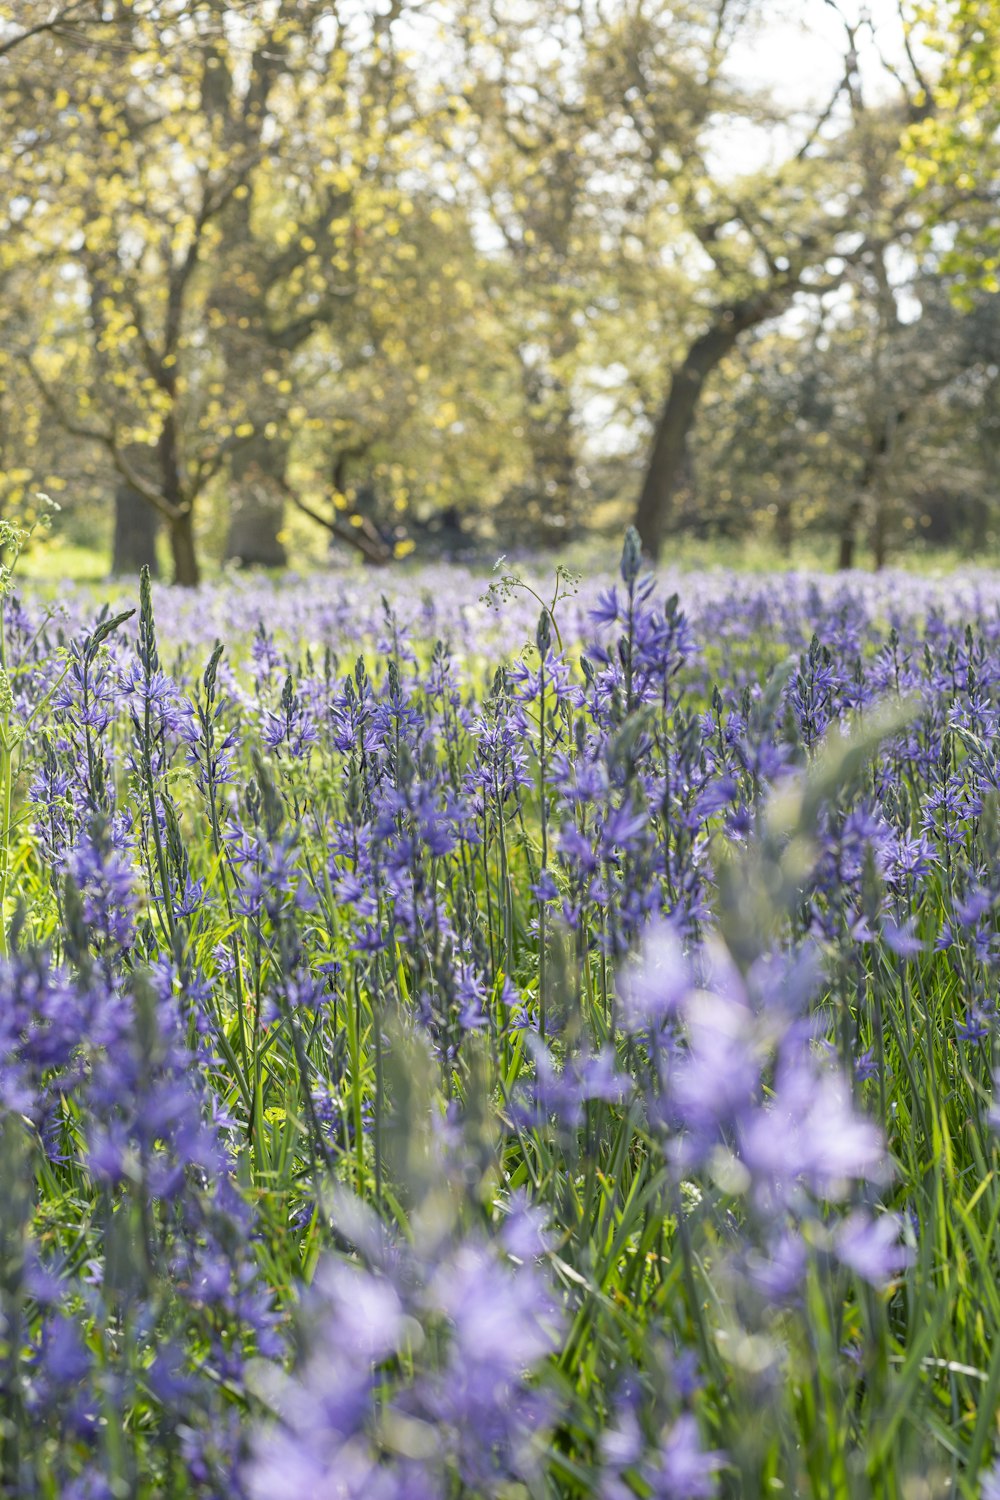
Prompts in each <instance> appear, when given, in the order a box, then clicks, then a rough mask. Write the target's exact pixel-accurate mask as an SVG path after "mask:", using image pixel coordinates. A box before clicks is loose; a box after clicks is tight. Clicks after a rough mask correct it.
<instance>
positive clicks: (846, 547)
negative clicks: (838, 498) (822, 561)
mask: <svg viewBox="0 0 1000 1500" xmlns="http://www.w3.org/2000/svg"><path fill="white" fill-rule="evenodd" d="M861 506H862V495H861V492H860V491H859V492H858V493H857V494H856V495H855V496H854V497H853V498H852V500H851V502H850V504H849V505H848V507H847V509H846V510H845V512H844V516H843V520H842V521H841V523H840V544H839V548H838V551H837V567H838V569H839V570H840V572H842V573H844V572H846V571H847V570H848V568H853V567H854V548H855V546H856V544H857V532H858V522H859V521H860V520H861Z"/></svg>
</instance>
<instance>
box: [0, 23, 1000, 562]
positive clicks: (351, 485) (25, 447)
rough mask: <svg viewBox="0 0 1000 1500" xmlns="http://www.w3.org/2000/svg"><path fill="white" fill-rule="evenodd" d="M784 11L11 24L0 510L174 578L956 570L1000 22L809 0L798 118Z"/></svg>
mask: <svg viewBox="0 0 1000 1500" xmlns="http://www.w3.org/2000/svg"><path fill="white" fill-rule="evenodd" d="M780 10H781V5H780V4H776V3H775V0H652V3H651V0H614V3H608V0H533V3H531V4H528V3H527V0H468V3H459V0H440V3H439V4H438V5H437V6H435V7H434V8H433V10H432V9H430V8H428V7H426V6H425V5H423V4H421V3H420V0H389V3H383V0H380V3H378V4H372V5H371V6H369V5H367V4H364V3H362V4H357V5H353V4H352V5H346V4H344V5H338V4H333V3H330V0H238V3H237V0H228V3H227V0H78V3H69V0H65V3H63V4H61V5H60V4H58V3H55V4H53V3H52V0H16V3H14V0H0V129H2V137H0V138H2V141H3V145H2V146H0V153H2V161H3V166H4V168H5V181H6V188H7V191H6V193H5V194H4V196H3V199H2V200H0V507H2V508H3V509H5V510H13V509H15V508H20V509H24V508H26V507H27V508H29V509H30V507H31V506H32V504H34V500H33V497H34V496H35V494H36V493H37V492H38V491H46V492H48V493H51V494H52V495H53V496H54V497H55V498H57V499H58V500H59V501H60V503H61V504H62V505H63V510H62V512H61V513H60V515H59V517H58V521H57V525H58V527H59V529H60V532H61V535H62V537H63V538H64V540H65V541H66V543H67V544H70V543H77V544H79V545H85V546H87V547H89V548H91V549H94V548H95V547H98V548H101V549H103V550H104V555H105V557H106V559H107V562H108V564H109V565H112V564H113V566H114V567H115V568H116V569H118V570H120V571H134V570H135V569H137V568H138V567H139V566H140V565H141V564H142V563H143V562H148V563H150V564H152V565H155V564H156V562H157V561H161V562H163V563H167V564H168V565H169V568H170V573H171V576H172V577H174V578H175V579H176V580H177V581H179V582H183V583H194V582H196V581H197V580H198V578H199V577H200V575H201V571H202V566H203V562H204V561H206V560H207V561H208V562H209V563H210V564H211V565H213V566H217V565H219V564H220V563H223V562H226V561H228V562H230V563H233V564H262V565H265V566H270V567H280V566H283V565H284V564H285V563H286V562H287V561H288V560H289V556H290V555H291V556H293V557H294V558H296V559H300V560H304V559H308V558H312V559H313V560H317V559H319V558H321V557H322V556H323V554H324V552H325V551H326V550H327V549H328V548H330V547H331V546H332V547H334V548H336V549H338V550H340V551H350V552H351V553H353V554H355V555H359V556H361V557H363V558H365V559H366V561H368V562H370V563H386V562H389V561H391V560H392V559H394V558H399V557H403V556H406V555H407V554H408V553H410V552H414V551H415V552H417V553H418V554H424V553H428V552H433V551H450V552H454V551H456V550H461V549H463V548H475V547H476V546H480V545H481V546H483V547H489V548H491V549H499V550H511V551H513V550H516V549H517V548H518V547H519V546H520V547H538V546H541V545H562V544H564V543H566V542H568V541H571V540H575V539H581V538H586V537H587V536H589V535H596V536H600V535H603V534H607V533H609V532H616V533H617V532H618V531H619V530H620V527H621V525H622V524H623V522H624V521H625V520H627V519H630V518H632V517H633V516H634V518H635V520H636V522H637V524H638V526H639V529H640V532H641V534H642V536H643V540H644V543H645V545H646V547H647V549H648V551H649V552H650V553H652V554H655V553H657V552H660V551H661V550H664V549H666V548H668V547H672V546H673V545H674V543H675V539H676V538H681V537H684V536H693V537H696V538H704V539H707V540H711V539H713V538H715V539H720V538H721V539H723V540H727V541H728V542H729V543H730V544H732V545H738V544H739V542H740V540H741V539H743V538H746V537H751V536H753V537H756V536H760V535H761V534H762V533H763V534H768V535H770V536H771V537H772V538H773V542H774V545H775V546H776V547H777V548H778V549H779V551H782V552H784V553H785V554H786V555H790V554H791V552H792V550H793V549H794V548H796V547H798V546H799V545H800V544H802V543H803V541H809V542H811V544H812V545H813V546H814V547H815V548H816V549H817V550H822V549H826V554H827V556H828V557H829V558H830V560H831V561H832V562H839V564H840V565H841V566H851V565H854V564H855V563H856V562H857V561H858V560H859V558H860V557H862V556H863V557H865V558H870V559H871V560H872V561H873V562H874V563H875V564H876V565H878V566H880V565H881V564H882V563H884V562H885V561H886V560H888V559H890V558H891V557H892V556H893V555H894V552H895V551H896V550H898V549H899V548H900V547H901V546H904V545H910V544H913V543H914V542H915V541H916V540H917V539H922V540H923V541H925V542H929V543H933V544H948V545H957V544H962V543H965V542H969V541H973V542H975V543H976V544H978V545H980V546H981V545H982V543H983V540H984V539H985V538H987V537H989V536H991V535H992V528H993V527H994V525H995V516H996V507H997V495H996V493H995V490H996V486H995V480H994V475H995V472H996V464H995V457H996V447H997V439H998V434H1000V417H998V415H997V413H998V409H1000V408H998V380H1000V377H998V368H997V363H996V362H995V359H996V355H995V350H996V341H995V338H994V337H993V334H994V331H995V330H996V328H997V318H996V313H995V311H994V303H993V298H994V296H995V293H996V284H997V283H996V276H995V274H994V273H995V271H996V267H997V265H998V263H1000V239H998V235H997V217H996V209H997V204H996V188H997V162H996V160H995V154H996V149H997V148H996V135H997V125H998V123H1000V122H998V120H997V118H996V115H997V110H998V106H997V103H996V100H997V97H998V96H997V91H996V89H995V87H994V86H993V85H994V84H995V81H996V70H997V56H998V36H1000V21H998V14H1000V6H998V5H997V4H996V3H994V0H990V3H987V0H978V3H977V0H959V3H954V4H953V3H946V0H941V4H940V5H934V4H929V3H928V4H918V3H916V0H914V3H913V4H912V5H910V4H909V3H908V0H882V4H881V6H880V7H876V10H877V11H878V15H877V17H876V18H875V19H872V18H871V16H869V15H868V13H867V12H866V11H865V10H864V9H859V8H858V7H856V6H855V7H853V8H852V5H851V4H850V3H849V0H842V4H840V3H838V5H836V6H835V5H832V4H831V3H830V0H803V3H802V4H800V5H798V6H793V7H791V8H790V9H789V11H788V15H789V16H791V17H792V18H793V19H794V18H796V17H797V18H798V19H799V20H800V21H801V22H802V23H803V24H813V23H816V24H818V23H819V22H820V21H822V22H823V23H824V24H827V25H833V26H834V28H835V29H834V30H833V31H829V32H828V33H827V37H828V42H827V45H828V48H829V51H830V55H831V56H832V57H833V60H834V62H833V64H830V65H828V66H826V68H825V74H824V81H823V87H822V89H820V88H819V87H818V86H817V88H816V89H815V90H814V91H813V94H814V97H813V96H810V97H809V98H805V97H804V95H803V92H802V89H801V88H800V87H794V88H793V87H792V84H793V83H795V80H785V79H782V78H781V77H780V74H779V75H778V76H776V75H775V73H774V70H773V69H770V70H769V69H768V68H767V67H765V66H764V65H763V63H764V59H765V56H766V49H767V48H768V47H769V46H770V45H771V43H772V41H773V36H774V32H773V28H774V26H775V24H776V17H777V16H778V12H779V11H780ZM807 13H808V14H807ZM779 19H780V18H779ZM789 24H791V23H790V22H789ZM758 60H759V62H758Z"/></svg>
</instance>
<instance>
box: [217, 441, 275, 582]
mask: <svg viewBox="0 0 1000 1500" xmlns="http://www.w3.org/2000/svg"><path fill="white" fill-rule="evenodd" d="M287 456H288V450H287V448H286V446H285V445H284V444H283V443H275V442H271V441H269V440H268V439H267V438H265V437H264V435H263V433H261V434H259V435H258V436H257V437H255V438H253V439H251V441H250V442H248V443H247V444H246V445H245V446H243V447H240V448H237V449H236V450H235V452H234V453H233V456H232V458H231V460H230V465H229V479H230V502H229V504H230V510H229V535H228V537H227V539H226V560H227V561H229V562H237V563H239V564H240V566H241V567H260V568H284V567H285V566H286V565H287V563H288V554H287V552H286V551H285V544H284V542H283V541H282V540H281V530H282V526H283V524H284V518H285V492H284V477H285V462H286V459H287Z"/></svg>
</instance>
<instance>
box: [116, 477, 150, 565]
mask: <svg viewBox="0 0 1000 1500" xmlns="http://www.w3.org/2000/svg"><path fill="white" fill-rule="evenodd" d="M158 530H159V517H158V516H157V514H156V511H155V510H154V509H153V507H152V506H151V505H149V504H147V502H146V501H145V500H144V499H143V498H142V496H141V495H140V494H139V493H138V491H136V490H134V489H133V488H132V486H131V485H130V484H129V483H128V482H127V481H126V480H124V479H122V480H120V481H119V483H118V485H117V486H116V488H115V534H114V542H113V545H112V553H111V571H112V573H114V574H115V576H116V577H117V576H118V575H120V574H133V573H134V574H138V573H139V572H140V571H141V569H142V568H144V567H145V568H148V569H149V571H150V575H151V576H152V577H153V578H157V577H158V576H159V571H160V568H159V563H158V562H157V559H156V535H157V532H158Z"/></svg>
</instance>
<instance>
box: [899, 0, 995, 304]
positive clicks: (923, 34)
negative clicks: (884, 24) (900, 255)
mask: <svg viewBox="0 0 1000 1500" xmlns="http://www.w3.org/2000/svg"><path fill="white" fill-rule="evenodd" d="M913 12H914V13H913V15H911V17H910V24H909V27H908V40H909V46H910V57H911V59H912V58H913V56H914V51H915V50H916V49H917V48H923V50H924V51H925V52H928V53H930V54H931V55H932V56H933V57H935V59H936V62H937V66H936V68H935V69H934V72H933V74H931V73H930V72H929V70H927V69H925V70H924V72H923V73H918V78H919V94H918V98H917V102H918V104H919V105H920V106H922V107H921V108H920V109H919V110H918V111H916V114H915V118H914V120H913V122H912V124H911V127H910V129H909V131H908V133H907V136H906V141H905V148H906V155H907V160H908V163H909V166H910V169H911V171H912V173H913V176H914V183H915V188H916V191H918V192H926V191H927V190H928V189H930V190H932V191H934V192H935V194H936V201H937V204H938V210H937V213H936V214H935V215H934V222H935V224H936V226H937V231H938V232H937V235H936V238H937V242H938V244H937V251H938V253H939V255H940V263H941V267H942V270H943V271H944V272H945V273H951V272H954V273H956V275H957V276H960V277H961V278H962V279H961V282H956V284H955V286H954V287H953V292H954V294H955V295H956V297H958V298H959V299H961V298H963V297H964V298H965V299H966V304H967V305H968V298H969V296H970V295H971V294H972V291H973V290H974V289H975V288H978V289H980V290H983V291H988V292H996V291H997V290H998V289H1000V232H998V219H997V214H996V207H997V200H998V192H1000V3H998V0H949V3H943V0H937V3H935V0H927V3H926V4H921V5H915V6H914V8H913ZM970 204H973V205H975V204H978V205H979V206H980V210H981V211H980V212H973V213H971V214H970V213H968V212H964V213H960V214H958V215H955V213H954V209H955V208H956V206H958V207H961V208H965V209H967V208H968V206H969V205H970ZM942 231H943V234H942ZM942 240H944V241H945V248H944V250H943V252H942V251H941V242H942Z"/></svg>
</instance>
